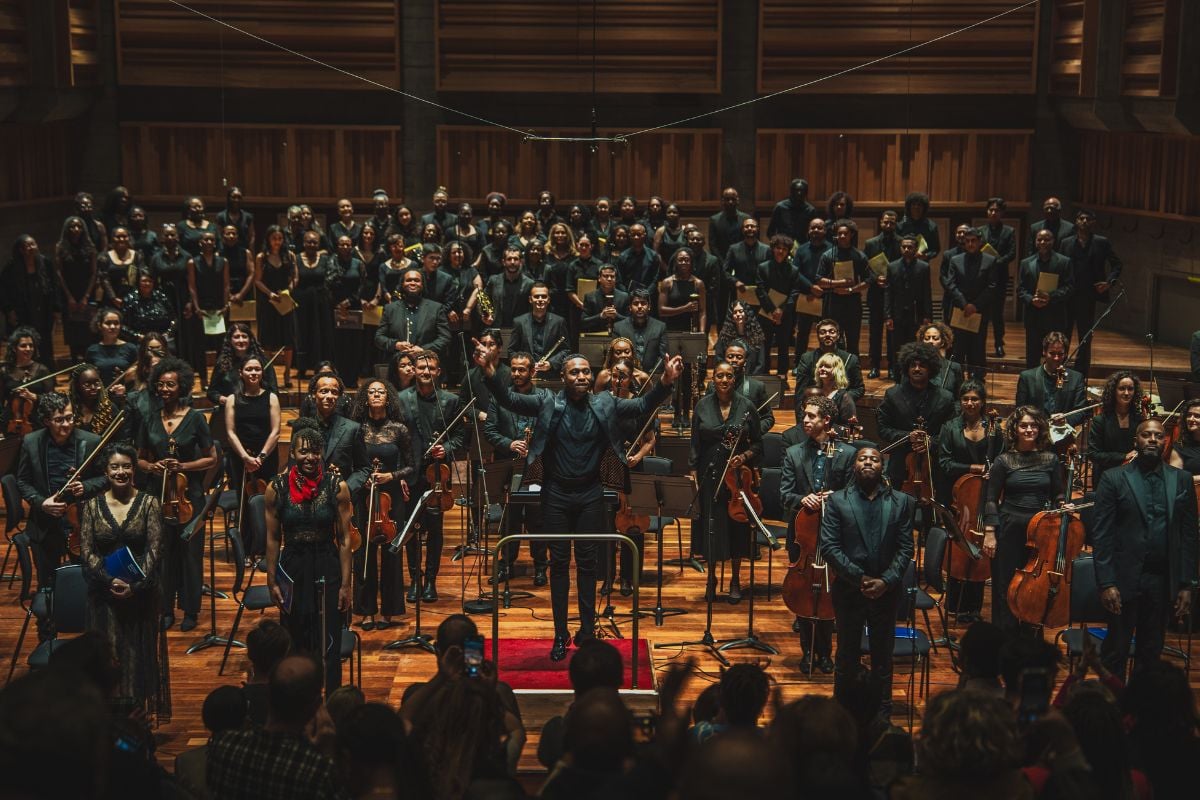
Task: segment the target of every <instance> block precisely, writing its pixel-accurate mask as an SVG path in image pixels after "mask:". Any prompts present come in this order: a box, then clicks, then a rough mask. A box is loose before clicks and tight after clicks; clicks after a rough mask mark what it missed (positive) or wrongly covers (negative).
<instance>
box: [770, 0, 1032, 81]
mask: <svg viewBox="0 0 1200 800" xmlns="http://www.w3.org/2000/svg"><path fill="white" fill-rule="evenodd" d="M1013 5H1014V3H1012V2H1011V1H1010V0H993V1H992V2H982V0H976V2H971V3H963V2H960V0H913V2H911V3H909V2H905V3H896V2H894V0H859V1H858V2H856V3H854V4H853V5H852V6H847V5H846V4H844V3H838V2H833V1H832V0H761V2H760V4H759V37H758V41H759V51H758V90H759V91H760V92H773V91H779V90H781V89H787V88H789V87H791V86H796V85H798V84H801V83H804V82H805V81H810V80H813V79H815V78H821V77H824V76H826V75H829V74H832V73H834V72H838V71H839V70H843V69H846V68H848V67H852V66H857V65H858V64H861V63H864V62H866V61H870V60H871V59H875V58H879V57H881V56H886V55H889V54H891V53H895V52H898V51H899V50H902V49H904V48H906V47H909V46H910V45H913V44H919V43H921V42H923V41H927V40H930V39H933V38H935V37H938V36H942V35H945V34H947V33H950V32H952V31H955V30H958V29H960V28H963V27H966V26H967V25H970V24H972V23H976V22H979V21H980V20H982V19H985V18H988V17H991V16H993V15H995V14H998V13H1000V12H1002V11H1005V10H1007V9H1009V8H1011V7H1012V6H1013ZM1036 42H1037V9H1036V7H1030V8H1028V9H1025V10H1023V11H1019V12H1016V13H1014V14H1010V15H1009V16H1006V17H1003V18H1001V19H999V20H996V21H995V22H992V23H989V24H988V25H986V26H983V27H980V28H976V29H974V30H972V31H969V32H967V33H963V34H959V35H958V36H953V37H950V38H948V39H945V40H943V41H941V42H937V43H935V44H932V45H929V46H927V47H923V48H921V49H920V50H917V51H915V52H914V53H912V54H911V55H906V56H904V57H902V58H896V59H890V60H887V61H883V62H881V63H879V64H875V65H873V66H871V67H868V68H866V69H862V70H859V71H857V72H854V73H851V74H849V75H845V76H841V77H838V78H834V79H833V80H830V81H823V82H821V83H819V84H817V85H815V86H813V87H811V88H808V89H802V90H800V91H803V92H811V93H838V94H841V93H845V92H856V93H866V94H890V93H893V92H913V93H916V94H951V93H982V94H1032V93H1033V91H1034V71H1035V69H1036V62H1035V53H1034V50H1035V45H1036Z"/></svg>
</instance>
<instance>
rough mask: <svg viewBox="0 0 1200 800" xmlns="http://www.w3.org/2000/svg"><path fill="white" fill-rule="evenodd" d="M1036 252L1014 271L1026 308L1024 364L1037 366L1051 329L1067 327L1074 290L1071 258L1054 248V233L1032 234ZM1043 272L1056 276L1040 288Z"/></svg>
mask: <svg viewBox="0 0 1200 800" xmlns="http://www.w3.org/2000/svg"><path fill="white" fill-rule="evenodd" d="M1034 242H1035V243H1036V245H1037V252H1035V253H1034V254H1033V255H1031V256H1030V257H1029V258H1027V259H1025V260H1024V261H1022V262H1021V267H1020V271H1019V273H1018V275H1017V300H1018V301H1019V302H1020V303H1021V305H1022V306H1023V307H1024V310H1025V367H1026V368H1027V369H1032V368H1033V367H1036V366H1037V363H1038V353H1039V352H1040V351H1039V350H1038V348H1039V347H1040V346H1041V343H1042V341H1043V340H1044V339H1045V338H1046V334H1048V333H1050V331H1061V330H1065V329H1066V327H1067V305H1068V303H1069V301H1070V298H1071V292H1072V291H1073V286H1072V280H1073V277H1072V275H1071V259H1069V258H1067V257H1066V256H1064V255H1063V254H1062V253H1059V252H1058V251H1056V250H1055V249H1054V234H1053V233H1052V232H1051V231H1048V230H1041V231H1038V232H1037V236H1036V237H1034ZM1043 275H1053V276H1057V277H1055V278H1054V279H1053V282H1054V284H1055V287H1054V289H1052V290H1051V291H1048V292H1047V291H1044V290H1043V291H1039V290H1038V283H1039V282H1041V280H1042V276H1043Z"/></svg>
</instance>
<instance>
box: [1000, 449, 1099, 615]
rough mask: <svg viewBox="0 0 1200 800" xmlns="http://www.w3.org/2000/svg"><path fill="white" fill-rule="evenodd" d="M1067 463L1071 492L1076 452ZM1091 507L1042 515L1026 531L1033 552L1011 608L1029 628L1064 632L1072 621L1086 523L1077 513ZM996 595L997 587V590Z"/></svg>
mask: <svg viewBox="0 0 1200 800" xmlns="http://www.w3.org/2000/svg"><path fill="white" fill-rule="evenodd" d="M1069 456H1070V458H1069V460H1068V462H1067V483H1066V485H1067V487H1068V489H1067V492H1068V496H1069V494H1070V487H1071V486H1073V485H1074V480H1075V460H1076V452H1075V449H1074V448H1072V449H1071V452H1070V453H1069ZM1090 505H1091V503H1086V504H1083V505H1078V506H1075V507H1074V508H1073V509H1068V508H1067V507H1065V506H1064V507H1062V508H1056V509H1053V510H1050V511H1039V512H1038V513H1037V514H1034V515H1033V519H1031V520H1030V521H1029V527H1027V528H1026V529H1025V546H1026V547H1028V548H1030V549H1031V550H1032V551H1033V552H1032V553H1031V554H1030V556H1029V560H1028V562H1026V564H1025V566H1024V567H1021V568H1020V569H1018V570H1017V571H1016V574H1014V575H1013V580H1012V583H1010V584H1009V585H1008V606H1009V608H1011V609H1012V612H1013V615H1014V616H1015V617H1016V618H1017V619H1019V620H1021V622H1025V623H1027V624H1029V625H1039V626H1042V627H1054V628H1061V627H1063V626H1065V625H1066V624H1067V622H1068V620H1069V619H1070V614H1069V612H1070V605H1071V603H1070V594H1071V577H1072V576H1071V568H1072V567H1071V565H1072V562H1073V561H1074V560H1075V557H1076V556H1078V555H1079V551H1080V550H1082V549H1083V539H1084V534H1085V532H1084V528H1083V521H1082V520H1080V518H1079V515H1078V514H1076V513H1075V511H1076V510H1078V509H1080V508H1086V507H1087V506H1090ZM993 591H995V587H993Z"/></svg>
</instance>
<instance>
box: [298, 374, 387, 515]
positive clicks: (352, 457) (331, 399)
mask: <svg viewBox="0 0 1200 800" xmlns="http://www.w3.org/2000/svg"><path fill="white" fill-rule="evenodd" d="M345 393H346V385H345V384H344V383H342V379H341V378H340V377H338V374H337V372H336V371H334V370H333V369H332V368H329V369H328V371H322V370H321V369H320V368H318V369H317V374H316V376H315V377H314V378H312V380H310V381H309V383H308V398H307V401H308V402H306V403H302V404H301V406H300V408H301V414H304V412H305V405H309V406H310V407H311V408H312V409H314V410H315V412H316V413H315V414H314V416H313V419H315V420H316V421H317V425H318V426H319V427H320V429H321V439H322V441H323V442H324V450H323V451H322V452H323V457H324V459H325V461H324V464H325V467H326V468H328V467H329V466H331V465H332V466H335V467H337V470H338V472H339V473H340V474H341V476H342V480H344V481H345V482H346V485H347V486H349V487H350V493H351V494H352V495H357V494H358V492H360V491H362V487H363V486H364V485H365V484H366V482H367V478H369V477H370V470H371V465H370V462H368V461H367V450H366V447H364V446H363V441H362V436H361V435H360V434H359V430H358V423H357V422H354V421H353V420H350V419H349V418H348V415H349V414H350V409H349V408H348V406H349V405H350V404H349V402H345V403H343V402H342V395H344V394H345ZM346 400H347V401H349V398H346ZM292 424H293V425H295V423H294V422H293V423H292Z"/></svg>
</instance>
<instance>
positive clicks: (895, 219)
mask: <svg viewBox="0 0 1200 800" xmlns="http://www.w3.org/2000/svg"><path fill="white" fill-rule="evenodd" d="M899 219H900V218H899V216H898V215H897V214H896V212H895V211H893V210H892V209H890V208H889V209H887V210H886V211H883V212H882V213H881V214H880V215H879V235H878V236H873V237H871V238H870V239H867V241H866V243H865V244H864V245H863V255H865V256H866V257H867V260H868V261H870V260H871V259H874V258H875V257H877V256H883V258H884V259H885V261H886V263H887V264H891V263H892V262H893V261H898V260H900V255H901V254H900V240H899V239H898V238H897V237H896V225H897V224H898V223H899ZM913 244H914V247H913V251H912V252H913V254H914V255H915V254H916V252H917V250H916V247H915V245H916V238H915V237H914V238H913ZM872 277H873V280H872V281H871V285H870V286H869V287H867V308H868V309H869V310H870V312H871V319H870V327H869V329H868V331H867V336H868V340H869V341H868V342H867V347H868V349H869V351H870V353H869V357H870V359H871V371H870V372H868V373H867V377H868V378H878V377H879V370H880V369H882V367H883V353H884V350H883V331H884V322H885V320H888V319H891V314H889V313H888V312H887V310H886V307H887V306H886V294H887V292H888V289H889V285H888V271H887V270H884V272H883V273H881V274H880V275H879V276H878V277H874V276H872ZM928 282H929V281H928V280H926V284H928ZM893 328H894V326H888V332H887V356H888V367H889V369H891V371H892V372H895V371H896V364H895V362H896V350H897V348H898V347H899V344H898V343H897V339H896V336H895V335H894V333H893ZM911 339H912V336H911V335H905V336H904V338H903V339H900V340H899V341H900V342H907V341H909V340H911ZM893 377H894V376H893Z"/></svg>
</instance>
